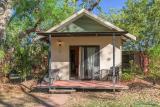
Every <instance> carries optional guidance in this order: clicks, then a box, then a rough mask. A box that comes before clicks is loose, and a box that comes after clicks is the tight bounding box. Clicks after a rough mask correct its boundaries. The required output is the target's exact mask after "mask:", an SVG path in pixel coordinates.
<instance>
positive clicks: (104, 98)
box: [0, 79, 160, 107]
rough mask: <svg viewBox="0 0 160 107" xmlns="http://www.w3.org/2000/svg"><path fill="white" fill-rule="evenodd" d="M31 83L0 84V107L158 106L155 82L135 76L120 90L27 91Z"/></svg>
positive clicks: (158, 96)
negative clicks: (125, 88) (65, 92)
mask: <svg viewBox="0 0 160 107" xmlns="http://www.w3.org/2000/svg"><path fill="white" fill-rule="evenodd" d="M33 84H34V82H33V81H28V82H26V83H23V84H17V85H13V84H1V85H0V107H97V106H99V107H132V106H133V107H160V88H159V85H156V86H153V85H152V83H150V82H147V81H144V80H140V79H137V80H135V81H132V82H129V83H127V84H128V85H129V87H130V90H125V91H120V92H116V93H113V92H74V93H72V94H48V93H47V92H31V90H30V89H32V86H33Z"/></svg>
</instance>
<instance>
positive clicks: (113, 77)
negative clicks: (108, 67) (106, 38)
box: [112, 33, 116, 92]
mask: <svg viewBox="0 0 160 107" xmlns="http://www.w3.org/2000/svg"><path fill="white" fill-rule="evenodd" d="M112 45H113V67H112V70H113V71H112V72H113V76H112V82H113V91H114V92H115V84H116V77H115V74H116V73H115V45H116V42H115V33H113V35H112Z"/></svg>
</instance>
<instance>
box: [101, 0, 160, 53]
mask: <svg viewBox="0 0 160 107" xmlns="http://www.w3.org/2000/svg"><path fill="white" fill-rule="evenodd" d="M159 5H160V1H159V0H127V2H126V5H125V7H124V8H123V9H122V10H120V11H111V12H110V15H106V14H105V15H103V17H104V18H106V19H108V20H109V21H111V22H113V23H115V24H116V25H117V26H119V27H120V28H123V29H124V30H126V31H128V32H130V33H131V34H133V35H135V36H137V37H138V38H137V40H136V41H134V42H133V41H132V42H130V41H128V42H126V44H125V48H124V49H126V50H130V49H132V50H133V49H134V50H138V51H147V50H148V49H149V48H150V47H152V46H154V45H155V44H157V43H158V41H159V39H160V32H159V29H160V24H159V23H160V19H159V17H160V11H159V10H160V6H159Z"/></svg>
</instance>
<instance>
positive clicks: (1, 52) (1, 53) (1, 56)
mask: <svg viewBox="0 0 160 107" xmlns="http://www.w3.org/2000/svg"><path fill="white" fill-rule="evenodd" d="M4 55H5V53H4V51H3V50H1V49H0V60H2V59H3V58H4Z"/></svg>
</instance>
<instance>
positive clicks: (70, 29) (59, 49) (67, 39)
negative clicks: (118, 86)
mask: <svg viewBox="0 0 160 107" xmlns="http://www.w3.org/2000/svg"><path fill="white" fill-rule="evenodd" d="M37 34H39V35H43V36H45V37H49V41H50V60H49V62H50V63H49V68H50V71H49V74H50V78H53V77H54V79H55V78H56V80H105V79H107V77H108V74H109V71H113V72H112V73H113V76H116V75H118V74H120V73H121V65H122V44H123V42H125V41H126V40H127V39H130V40H136V37H135V36H134V35H132V34H130V33H128V32H126V31H124V30H122V29H120V28H118V27H117V26H115V25H113V24H112V23H110V22H108V21H106V20H104V19H102V18H100V17H98V16H96V15H94V14H93V13H91V12H89V11H87V10H85V9H82V10H80V11H79V12H76V13H75V14H73V15H72V16H70V17H69V18H67V19H66V20H64V21H62V22H61V23H60V24H59V25H57V26H54V27H53V28H51V29H49V30H48V31H47V32H38V33H37ZM53 75H54V76H53ZM55 76H56V77H55Z"/></svg>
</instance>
